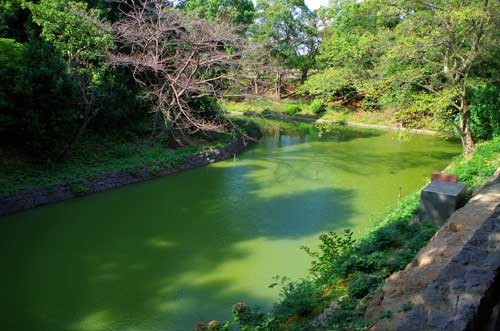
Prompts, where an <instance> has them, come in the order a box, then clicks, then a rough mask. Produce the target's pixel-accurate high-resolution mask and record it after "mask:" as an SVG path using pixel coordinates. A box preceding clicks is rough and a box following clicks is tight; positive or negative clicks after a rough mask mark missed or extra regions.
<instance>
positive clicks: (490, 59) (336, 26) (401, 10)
mask: <svg viewBox="0 0 500 331" xmlns="http://www.w3.org/2000/svg"><path fill="white" fill-rule="evenodd" d="M499 13H500V4H499V3H498V2H496V1H488V0H485V1H479V0H478V1H445V0H437V1H420V0H415V1H391V2H388V1H382V0H367V1H334V2H333V3H332V5H331V6H329V7H328V8H325V9H324V10H323V12H322V15H323V19H324V20H325V22H327V23H326V28H325V30H324V31H323V42H322V43H321V47H320V54H319V55H318V59H317V62H318V66H319V68H320V69H321V70H320V71H319V72H318V73H316V74H315V75H313V76H312V77H310V79H309V80H308V81H307V82H306V84H305V85H304V86H303V87H302V89H301V90H302V91H303V92H304V93H306V94H309V95H316V96H321V97H323V98H330V99H335V98H340V99H351V98H353V97H356V96H359V95H361V96H362V97H363V102H364V107H365V108H367V109H370V108H371V109H374V110H376V109H380V108H391V109H393V111H394V113H395V117H396V118H397V119H398V120H399V122H400V123H401V124H403V125H404V126H406V127H423V126H431V127H434V128H436V129H440V130H449V131H454V132H457V133H458V134H459V136H460V137H461V138H462V142H463V145H464V152H465V154H470V153H471V152H472V150H473V147H474V142H475V140H477V139H481V138H484V137H488V136H491V135H493V134H495V132H497V131H496V130H497V129H496V125H497V124H496V123H498V112H499V110H498V109H499V108H498V103H497V102H498V99H497V98H498V89H497V87H498V83H499V81H498V74H497V73H498V68H499V62H498V56H497V54H498V44H499V39H498V33H497V31H498V28H499V26H500V20H499V17H500V15H499ZM492 120H493V123H494V124H493V125H491V124H490V123H491V122H492ZM480 126H482V127H483V128H484V130H481V129H479V127H480Z"/></svg>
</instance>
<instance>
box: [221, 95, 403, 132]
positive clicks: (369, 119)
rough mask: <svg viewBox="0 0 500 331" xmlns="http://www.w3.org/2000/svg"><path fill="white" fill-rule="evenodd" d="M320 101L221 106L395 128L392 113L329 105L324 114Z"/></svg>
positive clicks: (260, 101) (226, 103)
mask: <svg viewBox="0 0 500 331" xmlns="http://www.w3.org/2000/svg"><path fill="white" fill-rule="evenodd" d="M317 102H318V100H316V101H312V102H311V103H308V102H305V101H301V100H290V99H284V100H279V101H276V100H269V99H256V100H244V101H240V102H232V101H223V102H221V104H220V106H221V108H222V109H223V110H226V111H234V112H242V113H248V112H254V113H257V114H265V113H266V112H269V111H271V112H276V113H282V114H285V115H293V116H305V117H311V118H315V119H322V120H330V121H336V122H354V123H363V124H378V125H387V126H395V121H394V118H393V116H392V113H391V112H390V111H384V112H383V111H360V110H353V109H349V108H347V107H344V106H339V105H328V106H327V107H326V109H325V111H323V112H318V111H317V110H316V108H317V106H316V104H315V103H317ZM292 107H294V108H295V107H296V108H298V109H299V111H297V112H293V114H292V111H291V108H292Z"/></svg>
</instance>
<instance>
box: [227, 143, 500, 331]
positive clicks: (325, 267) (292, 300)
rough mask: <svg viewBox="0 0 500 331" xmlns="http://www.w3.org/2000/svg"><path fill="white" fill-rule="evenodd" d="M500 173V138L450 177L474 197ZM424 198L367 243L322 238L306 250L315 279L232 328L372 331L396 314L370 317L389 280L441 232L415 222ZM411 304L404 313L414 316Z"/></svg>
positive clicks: (460, 162) (398, 212) (242, 316)
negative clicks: (316, 246)
mask: <svg viewBox="0 0 500 331" xmlns="http://www.w3.org/2000/svg"><path fill="white" fill-rule="evenodd" d="M499 167H500V138H495V139H493V140H491V141H488V142H484V143H482V144H479V145H478V147H477V149H476V151H475V152H474V154H473V156H472V157H471V158H470V159H468V160H465V159H463V158H461V157H460V158H457V159H455V160H454V161H453V163H452V164H451V165H450V167H448V168H447V170H446V171H447V172H448V173H455V174H457V175H458V176H459V181H460V182H462V183H464V184H466V185H467V187H468V192H469V196H470V195H472V192H473V191H474V190H475V189H476V188H477V187H479V186H480V185H481V184H482V183H484V182H485V181H486V180H487V179H488V178H489V177H490V176H492V175H493V173H494V172H495V170H496V169H498V168H499ZM418 193H419V192H416V193H415V194H413V195H411V196H410V197H408V198H407V199H405V200H404V201H402V202H400V203H399V205H398V206H397V207H396V208H395V209H394V210H392V211H390V212H389V213H388V215H387V216H386V217H385V218H383V219H382V220H381V222H380V223H379V225H378V226H377V227H375V228H374V229H373V230H372V231H370V232H369V233H368V234H367V235H366V236H364V237H363V238H360V239H358V240H357V241H353V240H352V237H351V236H350V234H349V233H345V234H334V233H329V234H325V235H322V236H321V237H320V240H321V241H322V246H320V249H319V251H314V250H311V249H309V248H308V249H306V251H308V252H310V253H311V255H312V257H313V258H314V263H313V264H312V266H311V268H310V276H309V277H308V278H306V279H305V280H302V281H296V282H291V283H289V282H287V283H285V284H282V285H283V290H282V296H281V300H280V301H279V302H277V303H276V304H275V305H274V308H273V309H272V310H271V311H270V312H260V311H256V310H254V309H251V308H249V307H247V306H246V305H242V304H239V305H235V306H234V307H233V312H234V313H235V316H236V319H235V321H234V322H230V323H228V325H232V324H238V325H240V326H241V327H242V328H248V330H255V329H258V328H259V327H261V328H264V329H265V330H269V331H274V330H303V331H306V330H311V331H312V330H314V331H320V330H331V329H346V330H366V328H367V327H369V326H371V325H373V324H374V323H377V322H378V321H380V320H385V319H390V318H391V317H392V316H393V315H394V314H395V313H396V312H393V311H389V310H383V309H382V310H380V311H378V313H377V314H376V316H375V317H373V316H371V318H374V319H375V320H373V319H372V320H370V319H368V318H366V317H365V312H366V308H367V304H368V301H369V299H370V297H371V295H372V293H374V292H375V291H377V289H379V288H380V287H381V286H382V285H383V284H384V283H385V280H386V279H387V277H389V276H390V275H391V274H393V273H394V272H397V271H399V270H402V269H403V268H405V267H406V266H407V265H408V264H409V263H410V262H411V261H412V260H413V258H414V257H415V256H416V255H417V253H418V252H419V251H420V249H422V248H423V247H424V246H425V245H426V244H427V243H428V241H429V240H430V239H431V237H433V235H434V234H435V232H436V231H437V230H438V229H437V228H436V227H434V226H432V225H430V224H426V223H419V222H416V221H415V217H416V215H417V213H418V210H419V200H420V199H419V194H418ZM412 308H413V306H412V305H411V304H408V305H402V306H401V307H398V309H400V310H402V311H410V310H411V309H412Z"/></svg>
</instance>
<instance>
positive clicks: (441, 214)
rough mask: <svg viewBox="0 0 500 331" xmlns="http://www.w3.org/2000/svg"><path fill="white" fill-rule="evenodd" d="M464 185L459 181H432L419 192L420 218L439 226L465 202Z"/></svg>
mask: <svg viewBox="0 0 500 331" xmlns="http://www.w3.org/2000/svg"><path fill="white" fill-rule="evenodd" d="M465 192H466V186H465V185H463V184H459V183H451V182H442V181H438V180H436V181H433V182H431V183H430V184H429V185H427V186H426V187H425V188H424V189H423V190H422V194H421V201H420V219H421V220H428V221H431V222H432V223H434V224H436V225H438V226H441V225H443V224H444V223H445V222H446V220H448V218H449V217H450V216H451V214H453V213H454V212H455V211H456V210H457V209H458V208H460V207H462V206H463V204H464V202H465Z"/></svg>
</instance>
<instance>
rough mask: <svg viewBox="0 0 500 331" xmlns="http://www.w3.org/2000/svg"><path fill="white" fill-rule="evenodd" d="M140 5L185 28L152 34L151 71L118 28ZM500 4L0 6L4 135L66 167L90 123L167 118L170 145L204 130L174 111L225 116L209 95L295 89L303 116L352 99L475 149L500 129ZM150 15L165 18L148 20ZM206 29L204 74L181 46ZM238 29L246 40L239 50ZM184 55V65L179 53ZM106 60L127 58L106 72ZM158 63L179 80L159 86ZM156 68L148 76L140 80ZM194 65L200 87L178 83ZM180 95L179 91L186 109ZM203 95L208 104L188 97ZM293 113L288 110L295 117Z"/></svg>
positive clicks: (81, 0) (207, 119)
mask: <svg viewBox="0 0 500 331" xmlns="http://www.w3.org/2000/svg"><path fill="white" fill-rule="evenodd" d="M131 5H133V6H131ZM134 6H135V7H134ZM140 6H143V8H145V9H146V11H145V12H144V13H145V15H146V16H148V17H149V18H148V19H149V21H144V22H143V27H144V28H145V29H146V30H147V24H149V23H151V25H150V26H149V27H150V28H153V27H154V26H155V22H157V21H158V17H159V16H165V19H166V20H167V21H171V22H173V21H172V18H174V17H175V18H176V21H177V23H179V24H180V25H182V27H181V26H176V27H174V25H175V24H177V23H175V24H174V23H172V24H171V25H170V28H168V29H164V30H162V31H157V32H158V33H159V34H158V33H153V30H151V31H150V35H155V36H157V38H156V39H157V41H158V42H157V43H156V45H158V46H161V47H160V48H161V49H162V56H163V59H160V60H159V62H157V63H156V64H155V63H153V62H155V61H157V59H156V60H155V59H154V56H155V55H154V54H152V53H151V54H152V55H153V57H149V58H148V57H145V58H141V56H142V55H144V54H145V52H147V49H149V50H151V49H152V48H151V44H147V45H146V44H145V43H144V42H146V43H147V42H148V40H149V39H148V38H147V34H148V33H147V32H146V30H144V31H143V32H144V33H145V34H144V35H143V37H144V38H143V41H144V42H143V43H142V44H141V43H140V42H139V40H137V37H138V36H137V35H136V36H128V37H130V38H132V39H133V40H126V38H124V36H123V34H122V35H121V36H120V35H119V33H118V31H117V29H116V28H112V27H117V26H122V27H123V24H121V23H122V21H123V20H124V19H125V18H126V17H127V16H126V15H130V13H131V11H130V9H131V8H139V7H140ZM158 6H160V7H161V8H160V7H158ZM499 6H500V5H499V4H498V2H497V1H489V0H474V1H460V2H457V1H447V0H436V1H426V2H423V1H420V0H414V1H413V0H412V1H392V2H388V1H384V0H365V1H354V0H337V1H332V2H330V4H329V5H328V6H326V7H323V8H320V9H319V10H317V11H311V10H310V9H309V8H308V7H307V6H306V4H305V2H304V1H303V0H300V1H296V0H273V1H256V2H255V4H254V2H252V1H250V0H210V1H198V0H183V1H157V0H138V1H128V0H126V1H103V0H72V1H62V0H41V1H30V0H1V1H0V38H2V39H1V41H0V44H1V45H0V50H1V53H0V72H1V73H2V75H1V78H0V79H1V81H0V83H1V84H0V123H2V126H1V128H0V135H1V136H2V137H10V139H8V140H7V139H3V142H5V144H7V145H10V146H14V147H16V148H21V149H22V151H23V152H24V154H26V155H27V156H28V157H29V158H33V159H36V160H38V161H44V162H47V161H48V160H51V161H64V160H67V159H69V157H70V156H71V153H72V150H73V149H74V148H75V146H76V145H77V144H78V142H79V140H80V139H81V137H82V136H83V135H85V134H86V131H87V130H88V128H90V127H93V128H98V127H102V126H106V124H105V123H113V122H119V123H120V124H121V125H122V126H123V125H125V127H126V126H127V125H132V126H133V123H132V122H133V121H136V120H138V119H141V118H145V119H149V121H151V123H152V124H151V130H152V131H154V132H155V134H156V133H158V132H161V131H162V130H157V129H158V128H157V127H158V125H159V122H158V114H159V113H160V114H164V115H165V117H164V121H162V122H161V123H160V124H161V125H160V127H161V128H162V129H166V130H170V131H171V132H172V137H173V138H174V136H175V134H174V133H175V131H176V130H179V128H181V127H182V128H183V129H185V131H186V132H191V133H192V132H194V131H197V130H192V128H190V126H191V125H190V124H189V122H190V120H186V121H184V122H183V123H181V125H177V122H176V119H177V115H175V114H181V117H184V118H189V119H195V120H194V123H193V126H194V127H198V129H199V128H200V127H201V131H205V130H213V129H214V128H215V127H218V128H220V126H217V125H215V126H214V125H201V126H200V123H205V124H206V123H210V124H213V123H212V121H213V120H214V118H213V117H214V114H213V113H211V112H210V111H206V110H208V108H207V107H204V109H205V110H204V111H202V112H200V113H199V114H196V110H197V109H198V108H197V107H198V106H199V105H204V106H207V105H208V106H209V108H212V109H215V108H217V106H216V104H215V102H214V100H215V99H210V98H209V99H207V97H209V96H210V97H213V96H215V97H216V98H221V97H223V96H224V95H226V94H228V95H233V96H234V95H236V96H245V95H248V94H254V95H255V94H262V95H272V96H274V97H276V98H278V99H279V98H281V97H282V96H283V95H284V94H285V93H286V94H288V95H294V94H296V93H297V92H298V93H301V94H302V95H303V96H305V97H306V98H309V100H308V101H307V102H311V101H313V100H314V101H313V102H312V103H311V106H310V107H307V108H308V109H310V110H311V113H312V114H313V115H322V114H323V113H324V112H325V110H327V109H329V108H328V107H337V106H342V105H344V104H349V103H350V102H352V103H353V105H354V106H353V107H355V108H356V109H358V110H362V111H371V112H373V113H377V112H381V113H384V114H388V113H390V114H391V116H392V117H393V119H394V121H396V122H397V123H398V124H399V125H402V126H406V127H413V128H415V127H427V128H432V129H438V130H440V131H442V132H450V133H452V134H453V133H456V134H458V135H459V136H460V137H461V138H462V140H463V144H464V152H465V153H466V154H470V152H471V151H472V149H473V146H474V144H475V142H477V141H479V140H482V139H490V138H492V137H493V136H495V135H498V134H499V132H500V124H499V122H500V121H499V120H500V110H499V109H500V108H499V105H500V101H499V87H498V86H499V81H498V77H499V75H498V72H499V61H498V59H499V58H500V57H499V56H498V55H499V52H500V50H499V47H498V45H499V41H500V40H499V39H498V33H496V31H497V30H498V28H499V25H500V21H499V17H500V15H499V13H500V7H499ZM152 8H156V9H158V8H160V9H159V10H160V11H159V12H160V13H161V15H156V18H155V16H154V15H150V14H152V13H153V12H154V10H152ZM166 12H169V13H170V14H164V13H166ZM173 13H175V14H173ZM205 21H208V22H206V23H203V22H205ZM148 22H149V23H148ZM181 22H182V23H181ZM120 24H121V25H120ZM179 24H178V25H179ZM165 27H166V26H165ZM197 27H198V28H197ZM175 29H178V30H177V32H178V33H177V35H176V36H174V34H172V33H173V31H175ZM200 29H201V30H203V31H206V32H207V34H206V37H207V38H208V36H210V38H209V39H210V40H211V42H213V43H215V44H214V45H217V47H219V49H213V50H212V51H211V54H213V55H214V57H213V59H215V58H217V59H219V61H218V63H217V64H216V65H213V66H212V64H210V65H209V66H210V67H209V68H208V67H206V68H198V67H197V65H196V61H199V59H201V57H199V58H198V60H196V59H195V58H194V57H193V58H192V59H190V60H189V61H188V62H186V61H187V59H189V50H188V48H186V47H185V45H188V44H189V45H191V46H190V47H191V50H192V49H194V48H196V47H198V46H200V45H203V41H202V39H200V38H201V37H202V35H200V34H198V35H197V34H196V31H201V30H200ZM148 31H149V30H148ZM229 32H234V33H236V34H237V35H238V36H239V38H241V40H240V41H238V42H237V44H235V43H234V41H235V40H236V38H233V37H231V38H233V39H232V40H229V39H228V36H229V34H230V33H229ZM117 33H118V34H117ZM179 33H180V34H179ZM182 35H184V37H182ZM180 37H182V38H183V41H182V42H181V40H180V39H179V38H180ZM130 38H128V39H130ZM196 38H198V40H195V39H196ZM243 39H245V41H244V40H243ZM207 40H208V39H207ZM205 42H206V40H205ZM181 44H182V45H181ZM183 45H184V46H183ZM195 45H198V46H196V47H194V48H193V46H195ZM243 46H244V47H245V48H243ZM160 48H158V47H157V48H156V50H157V51H158V50H159V49H160ZM198 49H199V50H201V48H198ZM243 49H244V51H243ZM180 50H184V51H185V53H186V54H187V57H185V58H179V57H178V56H175V57H171V56H172V55H173V54H178V53H176V52H177V51H180ZM110 53H113V54H120V56H121V59H124V58H125V57H126V56H129V55H130V58H129V59H130V61H129V62H127V63H123V64H125V65H117V63H116V61H115V62H112V65H111V66H109V65H108V64H109V54H110ZM202 53H203V55H201V56H207V55H208V54H209V53H208V52H207V49H205V50H203V51H201V52H199V54H202ZM223 53H225V54H224V56H223V57H219V56H220V55H223ZM134 56H135V58H134ZM139 59H141V61H138V60H139ZM115 60H116V58H115ZM235 60H237V61H238V64H237V65H236V66H235V65H234V64H235ZM183 63H184V64H189V68H190V69H184V65H183ZM203 63H207V62H206V61H205V62H203ZM159 64H161V66H162V67H163V68H168V70H167V71H168V75H169V77H170V78H169V79H170V80H171V81H173V82H175V83H174V84H165V85H162V84H161V81H162V79H158V77H156V79H150V78H151V77H152V75H151V73H152V72H155V70H156V69H157V67H158V65H159ZM148 66H149V68H150V69H152V71H151V70H150V71H149V72H148V73H147V74H144V73H145V71H142V74H141V75H137V73H138V70H139V69H140V70H142V69H143V68H145V67H148ZM193 69H195V71H196V74H193V78H194V77H196V78H197V79H198V80H197V81H191V77H190V75H189V74H187V75H186V77H185V79H181V81H179V78H182V77H180V76H177V75H176V74H171V73H175V72H177V73H179V72H190V71H191V70H193ZM140 70H139V71H140ZM201 76H203V79H202V80H200V79H199V78H200V77H201ZM165 77H166V76H165ZM42 81H43V82H45V83H44V84H40V82H42ZM216 82H217V83H216ZM186 85H188V86H186ZM160 86H162V88H161V89H159V87H160ZM175 86H177V87H175ZM174 90H177V91H181V93H180V95H178V97H179V98H177V99H178V100H174V98H175V97H174V95H175V93H174V92H173V91H174ZM194 90H198V91H201V93H198V94H197V95H199V97H200V98H202V99H203V100H201V101H199V100H197V99H198V97H197V96H195V95H196V94H193V93H185V92H184V91H194ZM169 91H171V92H172V93H173V94H172V93H170V92H169ZM165 93H166V94H167V96H165V95H164V94H165ZM154 94H156V97H155V98H151V95H154ZM161 98H164V99H165V100H161V102H160V103H161V105H159V103H158V102H159V101H158V99H161ZM184 98H185V99H184ZM189 99H192V100H189ZM179 105H182V106H180V108H181V110H182V111H179V110H176V108H179ZM287 107H288V106H287ZM289 108H290V109H288V110H287V113H288V114H294V113H297V111H298V108H297V107H296V106H290V107H289ZM184 109H186V111H184ZM304 109H305V107H301V110H300V111H301V112H302V111H303V110H304ZM151 110H152V112H151ZM191 113H194V115H193V116H191ZM168 114H173V115H172V116H170V115H168ZM169 116H170V117H169ZM334 117H335V118H342V117H343V115H342V114H339V115H338V116H337V115H335V116H334ZM375 117H376V116H375ZM172 128H174V130H173V129H172ZM175 128H176V129H175ZM153 136H154V135H153ZM179 142H180V143H181V144H184V143H186V141H185V139H184V141H182V140H180V141H179Z"/></svg>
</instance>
